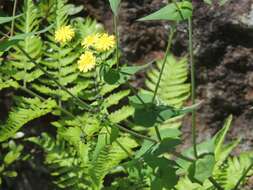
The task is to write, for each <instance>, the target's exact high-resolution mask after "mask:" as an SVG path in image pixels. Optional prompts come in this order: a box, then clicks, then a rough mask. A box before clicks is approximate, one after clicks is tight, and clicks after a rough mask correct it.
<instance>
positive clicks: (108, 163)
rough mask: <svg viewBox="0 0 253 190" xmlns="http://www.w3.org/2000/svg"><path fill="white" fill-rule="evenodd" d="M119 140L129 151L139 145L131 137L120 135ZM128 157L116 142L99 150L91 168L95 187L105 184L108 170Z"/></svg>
mask: <svg viewBox="0 0 253 190" xmlns="http://www.w3.org/2000/svg"><path fill="white" fill-rule="evenodd" d="M117 140H118V141H119V142H120V143H121V144H123V145H124V148H125V149H126V150H127V151H128V152H131V151H132V150H131V149H132V148H135V147H136V146H137V144H136V142H135V141H134V140H132V139H130V138H129V137H120V138H118V139H117ZM127 157H128V154H127V153H126V152H125V151H124V150H123V149H122V148H121V147H120V146H119V145H118V144H117V143H116V142H114V143H112V144H111V145H106V146H105V147H104V148H103V149H102V150H101V151H100V152H99V154H98V157H97V158H96V159H95V160H93V161H92V162H91V167H90V169H89V173H90V175H91V178H92V182H93V183H92V184H93V186H94V189H101V188H102V186H103V179H104V177H105V176H106V175H107V174H108V172H109V171H110V170H112V169H113V168H114V167H117V166H118V164H119V163H120V162H121V161H122V160H123V159H125V158H127Z"/></svg>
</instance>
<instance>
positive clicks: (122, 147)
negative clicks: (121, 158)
mask: <svg viewBox="0 0 253 190" xmlns="http://www.w3.org/2000/svg"><path fill="white" fill-rule="evenodd" d="M105 129H106V131H107V133H109V135H111V133H110V131H109V129H108V127H107V126H105ZM115 142H116V143H117V144H118V146H119V147H120V148H121V149H122V150H123V151H124V152H125V153H126V154H127V155H128V156H129V157H130V158H133V155H132V154H131V153H130V152H129V151H128V150H127V149H126V148H125V147H124V146H123V145H122V144H121V143H120V142H119V141H118V140H117V139H116V140H115Z"/></svg>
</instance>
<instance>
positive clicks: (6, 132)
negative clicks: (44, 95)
mask: <svg viewBox="0 0 253 190" xmlns="http://www.w3.org/2000/svg"><path fill="white" fill-rule="evenodd" d="M55 106H56V103H55V101H54V100H52V99H48V100H46V101H43V102H42V101H40V100H39V99H38V98H34V99H32V98H22V99H21V101H20V102H19V103H18V105H17V106H16V107H14V108H13V109H12V111H11V112H10V113H9V116H8V119H7V121H6V122H5V123H4V124H1V125H0V131H1V133H0V142H3V141H6V140H7V139H9V138H11V137H13V136H14V135H15V133H16V132H17V131H18V130H19V129H20V128H21V127H23V126H24V125H25V124H27V123H28V122H30V121H32V120H34V119H36V118H40V117H41V116H44V115H46V114H48V113H50V112H52V111H53V109H54V108H55Z"/></svg>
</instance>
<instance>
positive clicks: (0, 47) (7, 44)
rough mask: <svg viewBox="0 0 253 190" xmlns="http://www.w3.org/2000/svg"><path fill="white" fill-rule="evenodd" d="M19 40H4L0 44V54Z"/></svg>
mask: <svg viewBox="0 0 253 190" xmlns="http://www.w3.org/2000/svg"><path fill="white" fill-rule="evenodd" d="M19 41H20V40H7V39H6V40H4V41H2V42H0V52H1V51H2V52H4V51H7V50H8V49H9V48H10V47H11V46H13V45H16V44H17V43H18V42H19Z"/></svg>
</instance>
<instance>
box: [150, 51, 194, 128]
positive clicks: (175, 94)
mask: <svg viewBox="0 0 253 190" xmlns="http://www.w3.org/2000/svg"><path fill="white" fill-rule="evenodd" d="M161 67H162V61H158V62H157V63H156V65H155V68H153V69H152V70H150V71H149V72H148V73H147V79H146V80H145V85H146V86H147V88H148V90H147V92H148V93H153V92H154V91H155V85H156V83H157V81H158V77H159V73H160V70H161ZM187 77H188V65H187V59H186V57H184V58H180V59H176V58H175V57H174V56H173V55H169V56H168V58H167V62H166V65H165V68H164V75H163V76H162V79H161V83H160V85H159V88H158V92H157V95H158V97H159V100H160V101H161V102H162V103H164V104H167V105H169V106H171V107H174V108H176V109H180V108H182V106H183V104H184V103H185V101H186V100H187V99H188V98H189V95H190V84H189V83H187ZM145 91H146V90H145ZM178 119H179V118H175V119H172V120H168V121H166V122H165V123H163V125H162V127H165V128H166V127H179V126H180V125H181V122H180V120H178Z"/></svg>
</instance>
